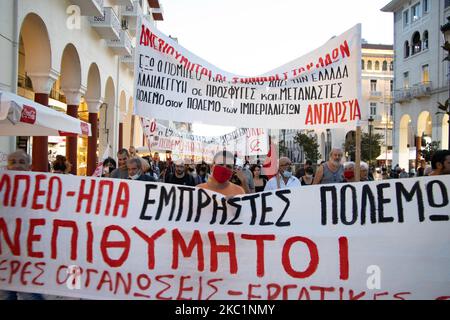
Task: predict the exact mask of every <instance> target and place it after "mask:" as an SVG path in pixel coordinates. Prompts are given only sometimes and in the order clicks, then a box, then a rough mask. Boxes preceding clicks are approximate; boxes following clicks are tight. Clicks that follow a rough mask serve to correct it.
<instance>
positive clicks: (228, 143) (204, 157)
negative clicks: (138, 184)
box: [141, 118, 269, 163]
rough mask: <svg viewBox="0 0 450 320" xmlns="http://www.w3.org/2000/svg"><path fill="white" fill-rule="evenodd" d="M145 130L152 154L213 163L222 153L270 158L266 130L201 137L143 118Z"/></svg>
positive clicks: (244, 130) (243, 130)
mask: <svg viewBox="0 0 450 320" xmlns="http://www.w3.org/2000/svg"><path fill="white" fill-rule="evenodd" d="M141 124H142V129H143V131H144V135H145V137H146V139H147V145H148V146H149V148H150V150H151V151H171V152H172V154H173V155H177V156H178V157H181V158H183V157H188V158H190V157H195V159H198V160H199V161H205V162H207V163H212V161H213V158H214V155H215V154H216V153H217V152H219V151H222V150H227V151H230V152H232V153H233V154H236V155H237V156H238V157H239V158H241V159H242V158H244V157H245V156H258V155H264V156H265V155H267V153H268V152H269V133H268V130H267V129H248V128H242V129H236V130H234V131H232V132H230V133H228V134H225V135H222V136H199V135H194V134H191V133H188V132H183V131H179V130H176V129H174V128H168V127H166V126H164V125H162V124H160V123H158V122H157V121H156V120H155V119H152V120H149V119H146V118H141Z"/></svg>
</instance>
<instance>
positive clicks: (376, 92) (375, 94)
mask: <svg viewBox="0 0 450 320" xmlns="http://www.w3.org/2000/svg"><path fill="white" fill-rule="evenodd" d="M382 95H383V94H382V92H381V91H371V92H370V96H371V97H376V98H380V97H381V96H382Z"/></svg>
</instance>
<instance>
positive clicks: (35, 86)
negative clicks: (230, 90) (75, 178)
mask: <svg viewBox="0 0 450 320" xmlns="http://www.w3.org/2000/svg"><path fill="white" fill-rule="evenodd" d="M138 15H142V16H143V17H144V18H145V19H148V20H149V21H152V22H154V23H156V22H157V21H160V20H162V19H163V15H162V9H161V6H160V4H159V1H158V0H139V1H132V0H40V1H34V0H6V1H0V17H1V18H0V33H1V37H0V61H1V62H0V63H1V70H2V72H0V90H3V91H10V92H14V93H17V94H19V95H21V96H24V97H27V98H29V99H31V100H34V101H36V102H39V103H41V104H43V105H47V106H49V107H51V108H54V109H57V110H59V111H61V112H66V113H67V114H69V115H71V116H74V117H79V118H81V119H83V120H85V121H88V122H90V123H91V126H92V131H93V136H92V137H89V138H81V137H78V138H76V137H75V138H69V137H68V138H63V137H12V138H6V137H0V162H1V163H0V166H3V165H5V161H6V157H5V155H6V154H8V153H9V152H11V151H13V150H15V149H16V148H18V147H20V148H24V149H26V150H27V151H28V152H30V153H32V157H33V167H34V169H35V170H37V171H47V159H48V157H49V156H50V158H51V157H52V156H53V155H54V154H56V153H59V154H61V153H62V154H64V152H63V151H64V150H66V156H67V157H68V159H69V160H70V161H71V162H72V164H76V165H74V173H78V174H81V175H83V174H88V175H90V174H91V173H92V172H93V170H94V169H95V166H96V162H97V158H98V157H101V156H102V155H103V154H104V153H105V150H106V149H109V152H110V154H111V155H115V153H116V152H117V150H118V149H119V148H121V147H128V146H129V145H134V146H137V147H139V146H143V145H144V138H143V133H142V130H141V125H140V122H139V119H138V118H137V117H134V116H133V115H132V111H133V72H134V71H133V68H134V49H133V48H134V46H135V37H136V27H137V16H138Z"/></svg>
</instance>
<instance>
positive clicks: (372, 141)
mask: <svg viewBox="0 0 450 320" xmlns="http://www.w3.org/2000/svg"><path fill="white" fill-rule="evenodd" d="M383 139H384V138H383V136H382V135H381V134H378V133H375V134H372V137H370V135H369V134H368V133H363V134H362V135H361V160H362V161H365V162H372V161H374V160H376V159H377V158H378V156H379V155H380V153H381V143H380V141H381V140H383ZM344 150H345V152H346V153H348V155H349V158H350V159H353V160H354V159H355V158H356V157H355V152H356V141H355V140H354V137H353V136H351V138H349V139H347V140H346V141H345V144H344Z"/></svg>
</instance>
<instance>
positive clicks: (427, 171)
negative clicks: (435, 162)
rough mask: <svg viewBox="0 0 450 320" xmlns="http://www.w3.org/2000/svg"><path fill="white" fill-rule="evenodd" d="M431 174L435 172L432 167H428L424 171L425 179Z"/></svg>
mask: <svg viewBox="0 0 450 320" xmlns="http://www.w3.org/2000/svg"><path fill="white" fill-rule="evenodd" d="M431 172H433V168H432V167H431V166H426V167H425V170H424V171H423V175H424V176H425V177H428V176H429V175H430V174H431Z"/></svg>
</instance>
